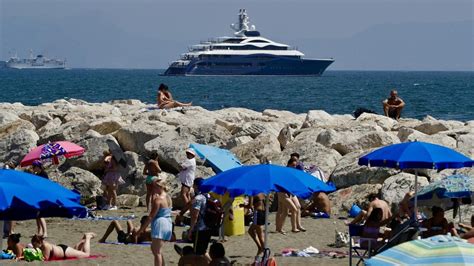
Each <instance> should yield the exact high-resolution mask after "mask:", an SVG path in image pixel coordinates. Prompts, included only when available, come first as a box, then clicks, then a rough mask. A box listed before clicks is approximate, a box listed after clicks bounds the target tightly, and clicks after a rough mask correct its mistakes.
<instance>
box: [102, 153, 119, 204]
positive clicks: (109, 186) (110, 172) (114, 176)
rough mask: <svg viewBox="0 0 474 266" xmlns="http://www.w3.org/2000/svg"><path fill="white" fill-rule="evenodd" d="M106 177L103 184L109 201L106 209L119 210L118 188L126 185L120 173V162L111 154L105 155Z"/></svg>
mask: <svg viewBox="0 0 474 266" xmlns="http://www.w3.org/2000/svg"><path fill="white" fill-rule="evenodd" d="M104 155H106V156H105V159H104V162H105V175H104V179H103V180H102V183H103V184H104V186H105V189H104V197H105V198H106V199H107V206H106V209H108V210H117V209H118V208H117V188H118V185H119V184H123V183H125V182H124V181H123V179H122V176H121V175H120V172H119V168H118V167H119V166H118V162H117V160H116V159H115V157H114V156H113V155H112V154H111V153H110V152H106V153H104Z"/></svg>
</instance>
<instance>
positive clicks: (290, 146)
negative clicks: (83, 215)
mask: <svg viewBox="0 0 474 266" xmlns="http://www.w3.org/2000/svg"><path fill="white" fill-rule="evenodd" d="M152 107H153V106H151V105H147V104H144V103H142V102H140V101H138V100H115V101H111V102H108V103H88V102H85V101H82V100H77V99H68V100H64V99H61V100H56V101H54V102H52V103H44V104H41V105H38V106H25V105H23V104H20V103H13V104H12V103H0V163H1V162H3V163H5V162H7V161H13V162H15V163H17V164H18V163H19V162H20V160H21V159H22V158H23V156H24V155H25V154H27V153H28V151H29V150H30V149H31V148H33V147H36V146H37V145H40V144H44V143H47V142H48V141H58V140H68V141H72V142H75V143H77V144H79V145H81V146H83V147H84V148H86V153H84V155H83V156H81V157H80V158H76V159H68V160H67V161H65V162H63V163H62V164H61V165H59V167H57V166H54V167H50V169H49V170H48V171H49V172H50V174H51V176H52V179H54V180H56V181H58V182H60V183H61V184H63V185H65V186H67V187H70V188H75V189H77V190H79V191H80V192H81V193H82V195H83V197H84V201H85V202H90V201H91V200H92V199H93V198H94V197H95V196H96V195H98V194H101V192H102V191H101V180H100V177H101V176H102V174H103V169H104V165H103V161H102V160H103V151H105V150H107V149H108V147H107V144H106V140H107V139H112V140H114V141H116V142H117V143H119V144H120V146H121V147H122V149H123V150H124V152H125V157H126V159H127V167H126V168H125V169H122V175H123V177H124V179H125V181H126V183H125V184H124V185H122V186H121V187H120V188H119V195H120V196H119V202H120V204H122V205H124V206H129V207H134V206H138V205H139V204H141V203H143V195H144V194H145V186H144V181H145V179H144V176H143V175H142V170H143V165H144V162H145V161H146V160H147V156H148V155H150V154H151V152H152V151H157V152H158V155H159V158H160V165H161V166H162V168H163V169H164V171H165V172H166V173H167V175H168V180H170V186H171V193H172V194H173V195H175V194H176V193H177V191H178V186H179V184H178V182H177V180H176V178H175V174H176V173H177V172H178V163H179V162H180V161H181V160H182V159H184V156H185V154H184V150H185V148H186V147H188V145H189V144H191V143H201V144H209V145H214V146H219V147H223V148H227V149H230V150H231V151H232V152H233V153H235V154H236V155H237V157H238V158H240V159H241V161H242V163H244V164H256V163H259V162H260V161H261V160H263V159H268V160H270V161H271V162H272V163H274V164H281V165H286V161H287V160H288V158H289V155H290V154H291V153H293V152H298V153H299V154H300V155H301V160H302V161H303V162H304V163H305V164H307V165H317V166H319V167H320V168H321V169H322V170H323V171H324V173H325V174H326V176H327V177H328V178H329V179H330V180H331V181H332V182H334V183H335V185H336V187H337V188H338V190H337V191H336V192H334V193H331V194H330V198H331V200H332V202H333V211H334V212H335V213H336V214H339V213H340V214H341V215H345V214H346V212H347V210H348V209H349V208H350V206H351V205H352V203H358V204H361V205H364V204H363V203H364V201H365V197H366V195H368V194H369V193H373V192H379V191H380V192H381V194H382V198H384V199H385V200H387V201H388V202H390V203H391V204H393V205H395V204H397V203H398V201H400V200H401V198H402V197H403V195H404V194H405V193H406V192H407V191H408V190H409V189H412V187H413V184H414V175H413V174H412V173H410V172H403V173H402V172H400V171H398V170H394V169H382V168H369V167H365V166H359V165H357V159H358V158H359V157H360V156H361V155H363V154H365V153H367V152H368V151H370V150H372V149H374V148H377V147H380V146H384V145H388V144H392V143H399V142H404V141H412V140H419V141H426V142H432V143H437V144H441V145H444V146H447V147H450V148H454V149H456V150H458V151H460V152H462V153H464V154H466V155H467V156H470V157H471V158H472V157H474V120H471V121H467V122H461V121H454V120H449V121H447V120H437V119H435V118H433V117H430V116H427V117H425V118H424V119H423V120H416V119H408V118H403V119H401V120H400V121H395V120H393V119H391V118H387V117H384V116H380V115H375V114H367V113H364V114H362V115H361V116H360V117H358V118H357V119H355V118H354V117H353V116H352V115H330V114H328V113H326V112H324V111H321V110H311V111H309V112H308V113H306V114H294V113H292V112H288V111H279V110H264V111H263V112H256V111H252V110H249V109H243V108H226V109H221V110H216V111H208V110H206V109H203V108H201V107H190V108H186V109H176V110H166V111H164V110H153V109H152ZM452 173H453V170H444V171H441V172H437V171H435V170H426V171H422V173H421V175H422V177H421V178H419V179H418V180H419V183H420V184H421V185H426V184H428V182H429V180H434V179H437V178H440V177H441V176H445V175H449V174H452ZM458 173H466V174H470V175H474V171H473V169H472V168H470V169H460V170H458ZM212 175H213V172H212V170H211V169H210V168H208V167H206V166H204V165H202V162H201V164H200V165H199V166H198V173H197V176H202V177H208V176H212ZM176 203H177V204H178V205H179V202H176Z"/></svg>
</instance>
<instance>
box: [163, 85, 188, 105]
mask: <svg viewBox="0 0 474 266" xmlns="http://www.w3.org/2000/svg"><path fill="white" fill-rule="evenodd" d="M157 102H158V108H160V109H169V108H175V107H184V106H191V105H192V104H193V103H192V102H190V103H181V102H178V101H175V100H174V99H173V95H171V92H170V91H169V90H168V86H166V85H165V84H163V83H161V84H160V87H159V88H158V97H157Z"/></svg>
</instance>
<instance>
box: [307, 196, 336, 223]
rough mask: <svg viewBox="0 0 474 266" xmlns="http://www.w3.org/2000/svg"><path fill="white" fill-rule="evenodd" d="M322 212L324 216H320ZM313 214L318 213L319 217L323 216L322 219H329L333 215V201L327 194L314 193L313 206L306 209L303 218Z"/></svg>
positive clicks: (310, 205)
mask: <svg viewBox="0 0 474 266" xmlns="http://www.w3.org/2000/svg"><path fill="white" fill-rule="evenodd" d="M321 212H322V214H319V213H321ZM312 213H318V215H321V218H323V217H324V218H329V216H330V215H331V201H330V200H329V197H328V195H326V193H324V192H316V193H313V198H312V199H311V204H309V205H308V207H306V208H305V209H304V211H303V212H302V214H301V216H309V215H311V214H312ZM324 214H326V215H324Z"/></svg>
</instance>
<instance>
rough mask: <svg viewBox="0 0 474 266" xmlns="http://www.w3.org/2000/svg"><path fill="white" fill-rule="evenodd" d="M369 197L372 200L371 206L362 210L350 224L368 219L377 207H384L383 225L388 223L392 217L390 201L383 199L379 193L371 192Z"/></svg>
mask: <svg viewBox="0 0 474 266" xmlns="http://www.w3.org/2000/svg"><path fill="white" fill-rule="evenodd" d="M367 199H368V200H369V201H370V203H369V207H368V208H367V211H364V210H363V211H361V212H360V213H359V214H358V215H357V216H356V217H355V218H354V220H352V222H350V224H359V223H362V222H363V221H365V220H367V217H369V216H370V214H371V213H372V211H373V210H374V209H375V208H380V209H382V222H381V225H386V224H388V223H389V222H390V220H391V219H392V211H391V210H390V207H389V206H388V203H387V202H386V201H384V200H381V199H379V198H378V195H377V194H370V195H369V196H368V197H367Z"/></svg>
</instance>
